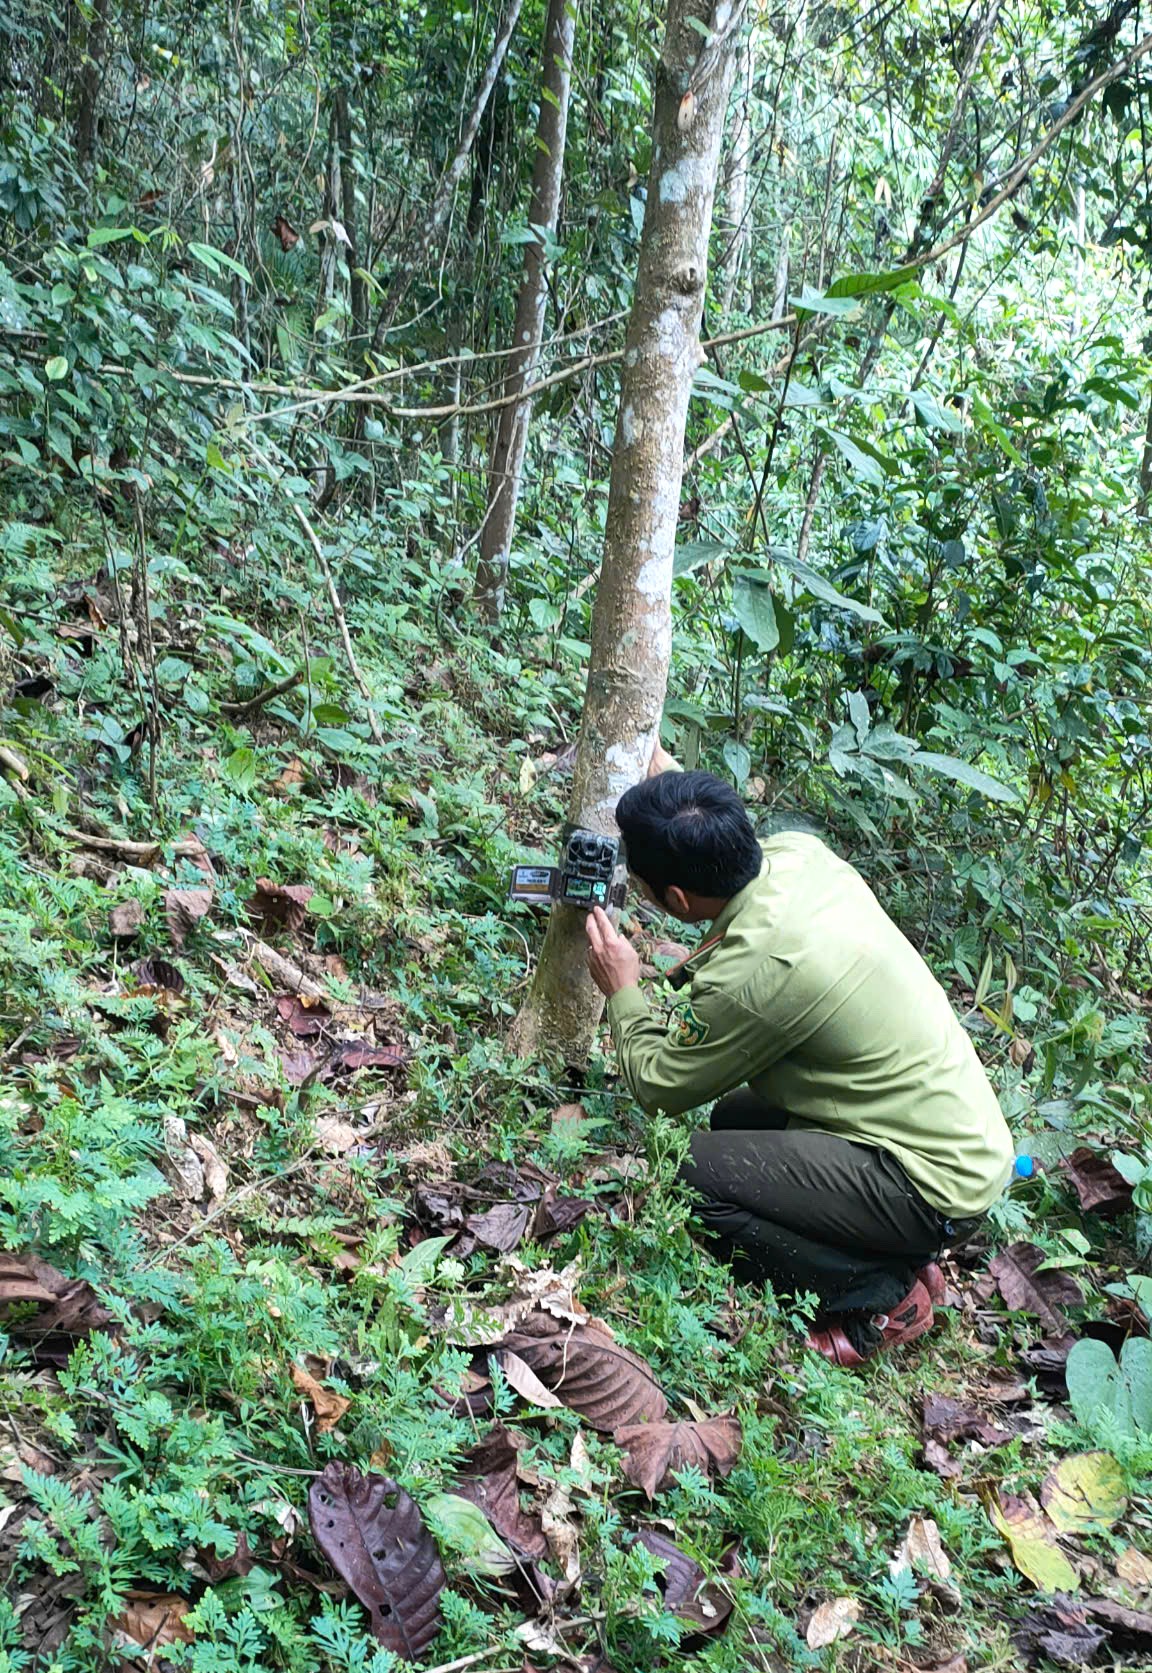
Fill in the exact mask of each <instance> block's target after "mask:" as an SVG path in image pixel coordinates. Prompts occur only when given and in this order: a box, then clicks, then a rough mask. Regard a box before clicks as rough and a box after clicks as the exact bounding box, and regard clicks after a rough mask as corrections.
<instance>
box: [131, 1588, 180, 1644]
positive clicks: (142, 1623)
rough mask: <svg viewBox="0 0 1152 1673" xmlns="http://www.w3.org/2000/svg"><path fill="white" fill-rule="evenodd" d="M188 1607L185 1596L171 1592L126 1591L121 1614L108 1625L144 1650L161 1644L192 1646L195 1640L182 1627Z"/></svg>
mask: <svg viewBox="0 0 1152 1673" xmlns="http://www.w3.org/2000/svg"><path fill="white" fill-rule="evenodd" d="M191 1607H192V1605H191V1604H190V1603H189V1601H188V1599H187V1598H186V1597H178V1596H177V1595H176V1594H175V1593H172V1592H129V1594H128V1603H127V1606H126V1608H125V1610H124V1613H123V1614H122V1615H117V1616H116V1619H115V1620H114V1621H113V1623H112V1624H113V1626H114V1627H115V1628H116V1630H117V1631H118V1632H122V1633H123V1634H124V1636H125V1637H126V1638H130V1639H131V1640H132V1642H133V1643H134V1644H140V1645H142V1646H143V1648H144V1649H146V1650H159V1649H162V1648H163V1646H164V1645H165V1644H192V1643H194V1642H195V1640H194V1639H193V1636H192V1634H191V1633H190V1632H189V1630H188V1628H187V1627H186V1626H185V1625H184V1617H185V1615H187V1613H188V1611H189V1610H190V1609H191Z"/></svg>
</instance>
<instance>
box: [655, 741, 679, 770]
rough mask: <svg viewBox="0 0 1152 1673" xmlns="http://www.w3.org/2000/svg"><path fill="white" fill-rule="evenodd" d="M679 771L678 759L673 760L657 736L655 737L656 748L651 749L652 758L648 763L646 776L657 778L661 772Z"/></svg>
mask: <svg viewBox="0 0 1152 1673" xmlns="http://www.w3.org/2000/svg"><path fill="white" fill-rule="evenodd" d="M680 771H681V767H680V763H679V761H676V760H674V759H673V758H672V756H671V755H669V753H668V751H667V750H666V749H664V748H663V747H662V745H661V743H660V740H659V738H657V740H656V748H655V749H654V750H653V751H652V759H651V761H650V762H649V763H648V777H649V778H658V777H659V775H660V774H661V773H678V772H680Z"/></svg>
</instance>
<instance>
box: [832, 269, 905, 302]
mask: <svg viewBox="0 0 1152 1673" xmlns="http://www.w3.org/2000/svg"><path fill="white" fill-rule="evenodd" d="M919 271H920V269H919V268H918V267H893V268H891V269H889V271H888V272H886V273H845V274H844V275H843V277H842V278H839V279H833V281H832V283H831V284H830V285H829V286H828V289H827V291H826V292H825V295H826V296H832V297H835V296H877V295H879V294H880V293H881V292H883V291H889V290H899V288H900V286H901V285H906V284H907V283H908V282H909V281H910V280H912V279H915V278H916V275H917V274H918V273H919Z"/></svg>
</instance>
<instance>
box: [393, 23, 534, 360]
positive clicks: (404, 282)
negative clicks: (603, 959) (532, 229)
mask: <svg viewBox="0 0 1152 1673" xmlns="http://www.w3.org/2000/svg"><path fill="white" fill-rule="evenodd" d="M522 5H523V0H508V10H507V11H506V12H505V14H504V21H503V22H502V23H501V25H500V28H499V30H498V31H497V34H496V39H495V41H494V42H493V45H492V52H491V55H490V57H489V59H488V62H487V64H486V65H485V66H484V74H483V75H482V76H481V78H480V82H479V85H478V86H477V88H476V94H475V97H474V98H473V100H472V108H471V109H470V110H469V112H468V116H467V118H466V120H465V123H464V129H463V132H462V133H461V135H460V143H459V145H458V146H457V147H456V152H455V155H454V156H453V158H452V161H451V162H450V163H449V164H448V167H447V168H446V169H445V170H444V173H443V174H442V175H441V177H440V184H439V185H438V186H437V188H436V192H435V195H434V197H433V199H432V203H431V206H430V208H429V210H428V213H427V214H426V215H425V217H424V219H423V220H422V221H421V223H420V226H419V228H418V229H417V232H416V235H415V237H414V238H412V239H411V240H410V242H409V244H408V246H407V248H406V249H405V250H404V251H403V252H402V253H401V256H400V260H399V262H398V264H397V267H396V271H395V273H393V275H392V277H391V279H390V280H389V281H388V289H387V290H386V292H385V293H384V300H383V302H381V304H380V312H379V313H378V314H377V316H376V325H375V327H374V329H373V332H372V343H371V348H370V353H372V354H378V353H379V351H380V345H381V343H382V342H383V341H384V338H385V337H386V336H387V334H388V332H389V330H390V329H391V327H392V325H393V324H394V322H395V319H396V315H397V313H398V312H399V310H400V304H401V302H403V300H404V298H405V296H406V295H407V294H408V288H409V286H410V285H411V283H412V281H413V279H414V278H415V277H416V270H417V268H418V267H419V265H420V260H421V257H422V256H423V254H424V252H425V250H427V248H428V246H429V244H431V242H432V240H433V238H434V237H435V236H436V234H437V233H438V232H439V230H440V228H441V227H442V226H443V224H444V221H445V219H446V218H447V215H448V211H449V209H450V208H451V205H452V199H453V197H454V195H455V192H456V188H457V186H458V185H459V184H460V179H461V176H462V175H463V173H464V170H465V169H466V168H467V166H468V156H469V153H470V152H471V150H472V147H473V145H474V144H475V142H476V135H477V133H478V131H479V128H480V123H481V120H482V119H483V116H484V111H485V109H486V108H487V105H488V100H489V99H490V98H491V97H492V89H493V88H494V87H495V85H496V77H497V76H498V75H499V74H500V66H501V65H502V64H503V62H504V54H505V53H506V52H507V51H508V43H509V41H510V40H511V39H512V32H513V30H514V29H515V28H516V24H517V22H518V20H519V17H520V8H521V6H522Z"/></svg>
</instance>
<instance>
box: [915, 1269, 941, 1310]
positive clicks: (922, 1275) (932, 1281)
mask: <svg viewBox="0 0 1152 1673" xmlns="http://www.w3.org/2000/svg"><path fill="white" fill-rule="evenodd" d="M916 1277H917V1279H918V1280H919V1281H920V1283H921V1284H923V1286H924V1288H925V1289H926V1290H927V1291H928V1298H929V1300H930V1301H931V1303H932V1305H933V1307H939V1306H940V1305H941V1303H942V1302H943V1300H944V1289H945V1282H944V1274H943V1273H942V1272H941V1270H940V1268H939V1267H938V1266H937V1264H936V1262H935V1261H929V1262H928V1265H927V1266H922V1267H921V1268H920V1270H919V1272H918V1273H917V1274H916Z"/></svg>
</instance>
